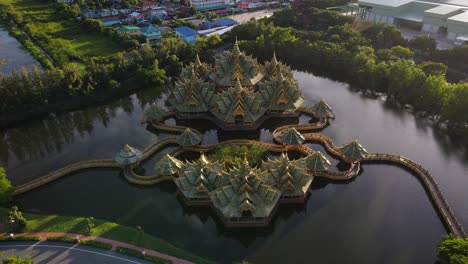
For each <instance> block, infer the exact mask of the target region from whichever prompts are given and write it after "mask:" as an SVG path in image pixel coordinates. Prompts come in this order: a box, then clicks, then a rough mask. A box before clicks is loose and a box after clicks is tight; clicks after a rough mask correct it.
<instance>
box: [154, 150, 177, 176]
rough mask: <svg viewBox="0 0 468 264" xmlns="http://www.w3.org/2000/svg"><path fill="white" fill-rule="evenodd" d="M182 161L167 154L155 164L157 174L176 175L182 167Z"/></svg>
mask: <svg viewBox="0 0 468 264" xmlns="http://www.w3.org/2000/svg"><path fill="white" fill-rule="evenodd" d="M182 165H183V163H182V161H180V160H178V159H176V158H174V157H172V156H171V155H169V154H166V155H165V156H164V157H163V158H162V159H160V160H159V161H158V162H156V163H155V164H154V170H155V172H156V174H157V175H161V176H169V175H174V174H176V173H178V172H179V171H180V169H181V168H182Z"/></svg>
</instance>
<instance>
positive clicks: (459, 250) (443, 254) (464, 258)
mask: <svg viewBox="0 0 468 264" xmlns="http://www.w3.org/2000/svg"><path fill="white" fill-rule="evenodd" d="M437 255H438V256H439V258H440V259H442V260H444V261H446V262H448V263H450V264H466V263H468V237H466V238H465V239H462V238H457V237H455V236H454V235H453V234H450V235H448V236H446V237H445V238H444V240H443V241H442V242H441V243H440V244H439V246H438V247H437Z"/></svg>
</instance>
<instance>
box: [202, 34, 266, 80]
mask: <svg viewBox="0 0 468 264" xmlns="http://www.w3.org/2000/svg"><path fill="white" fill-rule="evenodd" d="M263 76H264V73H263V72H262V67H261V66H260V65H259V64H258V62H257V59H253V58H252V57H251V56H248V55H246V54H245V53H244V52H241V51H240V49H239V45H238V44H237V41H236V43H234V48H233V49H232V50H231V51H228V52H227V54H226V56H223V57H221V58H219V59H217V60H216V62H215V67H214V70H213V72H212V73H211V75H210V79H211V80H212V81H214V82H215V83H216V84H218V85H220V86H234V85H236V82H237V80H240V82H241V84H242V85H243V86H253V85H255V84H257V82H259V81H260V80H261V79H262V78H263Z"/></svg>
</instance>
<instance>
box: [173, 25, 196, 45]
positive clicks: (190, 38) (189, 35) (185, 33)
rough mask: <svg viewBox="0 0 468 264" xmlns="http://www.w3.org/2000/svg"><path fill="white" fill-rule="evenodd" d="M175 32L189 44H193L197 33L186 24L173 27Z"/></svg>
mask: <svg viewBox="0 0 468 264" xmlns="http://www.w3.org/2000/svg"><path fill="white" fill-rule="evenodd" d="M174 30H175V32H176V34H177V35H178V36H179V37H181V38H182V39H183V40H184V41H185V42H187V43H189V44H194V43H196V42H197V39H198V33H197V32H196V31H195V30H193V29H191V28H189V27H186V26H183V27H178V28H175V29H174Z"/></svg>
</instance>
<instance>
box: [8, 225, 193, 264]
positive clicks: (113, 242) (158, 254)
mask: <svg viewBox="0 0 468 264" xmlns="http://www.w3.org/2000/svg"><path fill="white" fill-rule="evenodd" d="M7 235H9V234H7V233H3V234H0V236H7ZM21 235H28V236H40V237H41V238H42V240H46V239H47V238H48V237H57V236H67V237H77V236H79V238H80V240H95V241H100V242H104V243H108V244H111V245H112V249H111V250H112V251H115V250H116V248H117V247H126V248H131V249H134V250H137V251H140V252H143V251H145V252H146V254H147V255H150V256H156V257H159V258H162V259H167V260H170V261H172V263H174V264H190V263H192V262H190V261H187V260H184V259H180V258H176V257H173V256H169V255H166V254H164V253H161V252H157V251H154V250H151V249H146V248H142V247H137V246H134V245H131V244H127V243H124V242H120V241H116V240H110V239H106V238H102V237H95V236H83V235H79V234H70V233H54V232H38V233H20V234H15V236H21ZM13 242H14V241H13ZM0 245H3V244H0Z"/></svg>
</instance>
